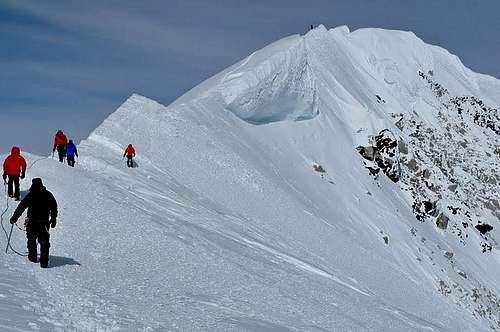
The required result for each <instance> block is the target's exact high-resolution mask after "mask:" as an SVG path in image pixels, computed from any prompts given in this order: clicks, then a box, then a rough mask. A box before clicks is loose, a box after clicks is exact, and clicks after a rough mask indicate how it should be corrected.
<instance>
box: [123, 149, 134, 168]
mask: <svg viewBox="0 0 500 332" xmlns="http://www.w3.org/2000/svg"><path fill="white" fill-rule="evenodd" d="M123 157H127V166H128V167H134V160H133V159H132V158H134V157H135V149H134V147H133V146H132V144H129V145H128V146H127V148H126V149H125V152H124V153H123Z"/></svg>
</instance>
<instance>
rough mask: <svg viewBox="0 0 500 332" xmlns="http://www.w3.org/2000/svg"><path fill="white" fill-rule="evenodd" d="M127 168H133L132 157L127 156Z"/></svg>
mask: <svg viewBox="0 0 500 332" xmlns="http://www.w3.org/2000/svg"><path fill="white" fill-rule="evenodd" d="M127 166H128V167H134V159H132V155H128V156H127Z"/></svg>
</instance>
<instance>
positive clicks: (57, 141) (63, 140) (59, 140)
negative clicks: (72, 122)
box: [53, 130, 68, 149]
mask: <svg viewBox="0 0 500 332" xmlns="http://www.w3.org/2000/svg"><path fill="white" fill-rule="evenodd" d="M61 144H64V145H66V144H68V138H67V137H66V135H64V133H63V132H62V130H59V131H57V133H56V137H54V147H53V148H54V149H55V148H56V147H57V146H58V145H61Z"/></svg>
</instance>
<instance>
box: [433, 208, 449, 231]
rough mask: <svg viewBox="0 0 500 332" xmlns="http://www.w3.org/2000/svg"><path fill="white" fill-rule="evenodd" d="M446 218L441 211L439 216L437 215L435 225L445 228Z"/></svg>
mask: <svg viewBox="0 0 500 332" xmlns="http://www.w3.org/2000/svg"><path fill="white" fill-rule="evenodd" d="M448 220H449V218H448V217H447V216H446V215H445V214H444V213H443V212H441V213H440V214H439V216H438V217H437V220H436V226H437V227H438V228H441V229H447V228H448Z"/></svg>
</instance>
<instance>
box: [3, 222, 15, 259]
mask: <svg viewBox="0 0 500 332" xmlns="http://www.w3.org/2000/svg"><path fill="white" fill-rule="evenodd" d="M13 229H14V224H11V225H10V233H9V238H8V239H7V247H6V248H5V253H7V251H9V247H10V237H11V236H12V230H13Z"/></svg>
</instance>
